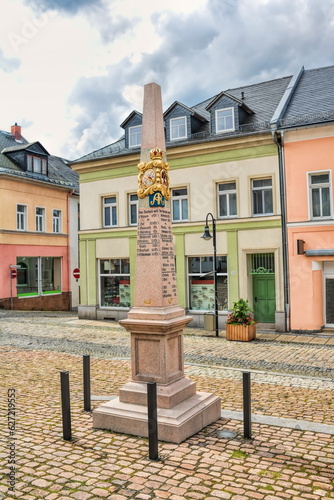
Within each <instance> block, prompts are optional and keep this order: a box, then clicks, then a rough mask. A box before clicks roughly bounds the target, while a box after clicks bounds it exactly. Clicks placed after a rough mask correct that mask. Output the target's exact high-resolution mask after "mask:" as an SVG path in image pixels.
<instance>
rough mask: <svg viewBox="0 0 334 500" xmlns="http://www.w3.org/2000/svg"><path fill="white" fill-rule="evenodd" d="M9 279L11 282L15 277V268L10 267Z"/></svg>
mask: <svg viewBox="0 0 334 500" xmlns="http://www.w3.org/2000/svg"><path fill="white" fill-rule="evenodd" d="M10 277H11V278H12V280H13V279H14V278H16V277H17V269H15V267H12V268H11V269H10Z"/></svg>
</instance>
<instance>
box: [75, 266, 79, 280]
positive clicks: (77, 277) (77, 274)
mask: <svg viewBox="0 0 334 500" xmlns="http://www.w3.org/2000/svg"><path fill="white" fill-rule="evenodd" d="M73 278H75V279H76V280H78V279H79V278H80V269H78V268H77V267H76V268H75V269H73Z"/></svg>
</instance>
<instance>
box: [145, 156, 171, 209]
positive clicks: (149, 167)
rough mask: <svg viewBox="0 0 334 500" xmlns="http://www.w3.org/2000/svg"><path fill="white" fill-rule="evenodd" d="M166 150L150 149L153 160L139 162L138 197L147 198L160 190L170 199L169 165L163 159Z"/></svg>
mask: <svg viewBox="0 0 334 500" xmlns="http://www.w3.org/2000/svg"><path fill="white" fill-rule="evenodd" d="M163 155H164V152H163V151H162V149H159V148H153V149H151V151H150V158H151V160H152V161H150V162H148V163H144V162H141V163H139V164H138V170H139V175H138V191H137V194H138V197H139V198H145V196H148V195H149V194H153V193H156V192H160V193H161V194H162V196H163V197H164V198H165V199H166V200H169V199H170V189H169V175H168V170H169V165H168V163H166V162H164V161H163V160H162V158H163Z"/></svg>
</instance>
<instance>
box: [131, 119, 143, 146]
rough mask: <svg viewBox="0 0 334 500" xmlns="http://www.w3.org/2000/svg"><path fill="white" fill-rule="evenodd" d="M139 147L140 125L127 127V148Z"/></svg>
mask: <svg viewBox="0 0 334 500" xmlns="http://www.w3.org/2000/svg"><path fill="white" fill-rule="evenodd" d="M140 145H141V125H137V126H136V127H129V147H130V148H137V147H139V146H140Z"/></svg>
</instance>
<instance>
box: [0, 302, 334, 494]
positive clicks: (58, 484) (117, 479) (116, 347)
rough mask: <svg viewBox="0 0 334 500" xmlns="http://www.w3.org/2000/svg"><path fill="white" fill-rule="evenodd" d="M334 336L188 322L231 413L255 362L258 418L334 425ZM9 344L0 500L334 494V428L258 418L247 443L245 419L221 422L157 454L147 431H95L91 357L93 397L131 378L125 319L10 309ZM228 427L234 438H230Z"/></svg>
mask: <svg viewBox="0 0 334 500" xmlns="http://www.w3.org/2000/svg"><path fill="white" fill-rule="evenodd" d="M287 337H288V338H287ZM332 340H333V338H331V337H325V336H324V337H321V336H318V337H305V336H304V337H301V336H300V337H299V338H297V340H296V336H278V335H276V334H268V333H263V334H259V335H258V338H257V339H256V340H255V341H252V342H249V343H239V342H228V341H226V340H225V339H224V338H215V337H214V336H213V335H212V333H211V332H204V331H203V330H202V331H201V330H193V329H187V330H186V332H185V336H184V346H185V363H186V366H185V373H186V375H187V376H189V377H191V378H192V379H194V380H195V381H196V383H197V388H198V390H204V391H210V392H213V393H215V394H217V395H219V396H220V397H221V399H222V409H223V410H224V411H225V410H231V411H242V383H241V382H242V379H241V371H242V370H244V369H247V370H248V369H249V370H251V371H252V412H253V413H254V414H257V415H263V416H266V417H278V418H283V417H288V418H293V419H298V420H304V421H305V420H306V421H309V422H313V423H314V424H320V425H321V424H327V425H331V426H332V427H333V425H334V402H333V387H334V377H333V373H334V343H331V341H332ZM0 346H1V347H0V387H1V389H0V393H1V398H0V405H1V406H0V412H1V413H0V426H1V427H0V438H1V439H0V471H1V472H0V498H3V499H9V498H13V497H15V498H22V499H24V500H40V499H46V500H69V499H76V500H94V499H102V498H107V499H114V500H125V499H132V498H133V499H141V500H151V499H171V500H180V499H195V500H202V499H203V500H204V499H209V500H213V499H215V500H216V499H221V498H222V499H231V500H262V499H263V500H282V499H291V500H301V499H303V500H304V499H309V500H320V499H321V500H323V499H326V498H334V436H333V435H332V434H330V433H325V432H322V433H320V432H311V431H301V430H297V429H291V428H284V427H279V426H272V425H266V424H259V423H253V425H252V439H251V440H246V439H244V438H243V423H242V422H241V421H239V420H236V419H227V418H221V419H220V420H218V421H217V422H216V423H215V424H213V425H210V426H209V427H207V428H205V429H203V431H201V432H200V433H198V434H197V435H196V436H193V437H192V438H189V439H187V440H186V441H185V442H184V443H182V444H180V445H174V444H168V443H162V442H160V443H159V456H160V460H159V461H158V462H152V461H149V460H148V443H147V440H146V439H143V438H137V437H134V436H126V435H121V434H116V433H113V432H109V431H101V430H96V429H92V415H91V413H90V412H84V411H83V401H82V399H83V398H82V357H81V356H82V354H87V353H88V354H91V386H92V387H91V389H92V394H93V395H97V396H99V397H101V398H102V397H103V396H108V395H117V393H118V390H119V388H120V387H121V386H122V385H123V384H124V383H125V382H127V381H128V380H129V379H130V376H131V375H130V362H129V356H130V351H129V335H128V334H127V333H126V332H125V331H124V330H123V329H122V328H121V327H120V326H119V325H118V324H117V323H112V322H111V323H109V322H108V323H107V322H89V321H82V320H78V319H77V318H76V316H75V315H73V314H69V313H68V314H67V313H63V314H60V313H17V312H0ZM61 370H68V371H69V372H70V387H71V414H72V432H73V439H72V441H70V442H67V441H64V440H63V439H62V422H61V409H60V387H59V385H60V384H59V372H60V371H61ZM14 404H15V414H14V413H13V408H14ZM98 405H99V401H96V400H95V399H94V400H93V401H92V408H94V407H96V406H98ZM227 430H228V431H231V432H233V433H234V436H230V437H222V436H221V434H220V433H221V431H227ZM11 467H12V469H11ZM10 481H12V484H13V491H11V490H10V486H11V483H10Z"/></svg>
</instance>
